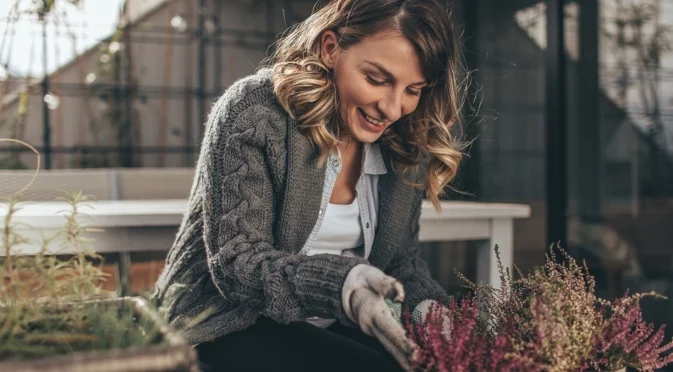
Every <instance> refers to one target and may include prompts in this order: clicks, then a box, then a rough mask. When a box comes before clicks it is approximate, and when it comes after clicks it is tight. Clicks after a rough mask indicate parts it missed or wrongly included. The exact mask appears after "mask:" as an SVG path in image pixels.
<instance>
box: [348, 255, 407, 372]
mask: <svg viewBox="0 0 673 372" xmlns="http://www.w3.org/2000/svg"><path fill="white" fill-rule="evenodd" d="M386 298H388V299H392V300H393V301H395V302H402V301H404V287H403V286H402V283H400V282H399V281H397V280H396V279H395V278H393V277H390V276H387V275H385V274H384V273H383V272H382V271H381V270H379V269H377V268H375V267H373V266H370V265H365V264H360V265H357V266H355V267H353V268H352V269H351V271H349V272H348V275H347V276H346V281H345V282H344V284H343V288H342V293H341V299H342V303H343V308H344V311H345V313H346V316H348V318H349V319H350V320H351V321H353V322H354V323H356V324H358V326H360V329H361V330H362V332H364V333H365V334H367V335H370V336H374V337H376V338H377V339H378V340H379V341H380V342H381V344H382V345H383V346H384V347H385V348H386V350H388V352H389V353H390V354H391V355H392V356H393V357H394V358H395V360H397V362H398V363H399V364H400V366H402V368H404V369H405V370H407V371H410V370H411V368H410V367H409V359H411V358H415V357H416V353H417V348H418V347H417V346H416V345H415V344H414V343H413V342H412V341H411V340H410V339H408V338H407V335H406V332H405V330H404V328H403V327H402V325H401V324H400V323H398V321H397V320H396V319H395V317H393V316H392V314H391V313H390V310H389V308H388V305H387V304H386V301H385V299H386Z"/></svg>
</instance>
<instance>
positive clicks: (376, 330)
mask: <svg viewBox="0 0 673 372" xmlns="http://www.w3.org/2000/svg"><path fill="white" fill-rule="evenodd" d="M459 61H460V54H459V46H458V43H457V42H456V40H455V36H454V34H453V30H452V24H451V13H450V10H449V9H448V8H447V7H446V5H444V3H442V2H441V1H440V0H368V1H357V0H332V1H328V2H327V3H326V4H325V5H324V6H323V7H322V8H321V9H319V10H317V11H316V12H315V13H314V14H313V15H311V17H309V18H308V19H307V20H306V21H304V22H303V23H300V24H298V25H297V26H296V27H294V28H293V29H291V30H289V31H288V32H287V33H286V34H285V35H284V36H283V38H282V39H281V40H280V41H279V42H278V44H277V46H276V49H275V52H274V54H273V55H272V56H271V57H270V58H269V59H268V60H267V61H266V62H265V64H264V67H263V68H261V69H260V70H259V71H258V72H257V73H256V74H254V75H252V76H249V77H246V78H243V79H241V80H239V81H238V82H236V83H235V84H233V85H232V86H231V87H230V88H229V89H228V90H227V92H226V93H225V94H224V95H223V96H222V97H221V98H220V99H219V100H218V102H217V103H216V104H215V106H214V107H213V109H212V111H211V114H210V117H209V119H208V123H207V125H206V128H207V129H206V133H205V137H204V142H203V145H202V150H201V154H200V156H199V161H198V166H197V171H196V177H195V179H194V185H193V187H192V194H191V196H190V202H189V206H188V210H187V213H186V215H185V219H184V220H183V223H182V225H181V227H180V231H179V232H178V234H177V237H176V240H175V243H174V245H173V247H172V248H171V250H170V252H169V254H168V257H167V259H166V266H165V268H164V271H163V272H162V274H161V276H160V278H159V281H158V283H157V288H156V291H155V293H154V297H155V298H156V299H157V300H158V301H159V302H160V303H161V304H162V307H163V309H164V310H165V311H166V314H167V316H168V318H169V320H170V321H171V323H172V324H173V325H175V326H177V327H181V328H182V329H183V332H184V334H185V335H186V336H187V338H188V339H189V340H191V341H192V342H193V343H194V344H196V345H197V346H196V347H197V350H198V352H199V355H200V358H201V361H202V362H203V365H204V369H206V370H209V369H212V370H246V371H268V370H274V371H315V370H320V371H344V370H351V371H372V370H373V371H394V370H400V368H401V369H408V368H409V363H408V361H409V358H411V357H412V356H414V354H415V353H416V352H417V346H416V345H415V344H413V343H412V342H411V341H410V340H409V339H407V337H406V334H405V331H404V329H403V328H402V326H401V325H400V319H399V314H400V306H401V310H402V311H410V312H414V313H415V314H414V315H415V316H416V317H415V318H417V319H420V318H422V316H423V314H424V313H425V312H427V311H428V309H429V308H430V307H431V305H432V304H435V303H437V302H439V303H442V304H446V302H447V301H448V298H447V295H446V293H445V291H444V289H443V288H442V287H441V286H440V285H439V284H438V283H437V282H436V281H434V280H433V279H432V278H431V277H430V274H429V272H428V270H427V265H426V264H425V262H423V261H422V260H421V258H420V255H419V242H418V231H419V218H420V211H421V202H422V200H423V198H424V197H425V196H427V197H428V198H429V199H430V200H431V201H432V202H433V203H434V204H435V206H436V207H438V206H439V196H440V194H441V192H442V191H443V190H444V188H445V187H446V186H447V185H448V183H449V182H450V181H451V180H452V179H453V178H454V177H455V175H456V172H457V170H458V164H459V162H460V159H461V152H460V150H461V146H460V143H459V142H458V141H457V140H456V139H455V138H454V137H453V135H452V132H451V130H452V128H453V127H454V126H455V125H456V124H457V123H458V121H459V108H460V102H461V101H460V97H461V94H460V90H461V86H460V84H459V83H458V81H459V78H458V76H459V75H460V74H461V73H462V70H461V69H460V63H459ZM463 81H464V79H463ZM185 324H188V326H184V325H185ZM183 326H184V327H183ZM447 326H448V324H447Z"/></svg>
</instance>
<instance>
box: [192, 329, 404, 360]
mask: <svg viewBox="0 0 673 372" xmlns="http://www.w3.org/2000/svg"><path fill="white" fill-rule="evenodd" d="M196 350H197V352H198V354H199V360H200V361H201V368H202V369H203V371H206V372H210V371H225V372H238V371H250V372H253V371H264V372H272V371H292V372H303V371H306V372H309V371H310V372H314V371H315V372H328V371H343V372H356V371H362V372H365V371H366V372H376V371H386V372H387V371H391V372H393V371H394V372H398V371H401V370H402V369H401V368H400V367H399V366H398V364H397V362H396V361H395V359H393V357H392V356H391V355H390V354H389V353H388V352H387V351H386V350H385V348H384V347H383V346H382V345H381V344H380V343H379V341H378V340H377V339H376V338H374V337H370V336H367V335H366V334H364V333H362V331H360V330H359V329H355V328H349V327H345V326H343V325H341V324H339V323H335V324H333V325H331V326H330V327H329V328H326V329H322V328H319V327H316V326H314V325H312V324H309V323H306V322H296V323H291V324H289V325H284V324H280V323H276V322H274V321H272V320H270V319H268V318H263V317H262V318H260V319H259V320H258V321H257V323H256V324H255V325H253V326H251V327H249V328H247V329H245V330H243V331H241V332H235V333H232V334H229V335H227V336H224V337H221V338H219V339H217V340H215V341H212V342H207V343H202V344H199V345H197V346H196Z"/></svg>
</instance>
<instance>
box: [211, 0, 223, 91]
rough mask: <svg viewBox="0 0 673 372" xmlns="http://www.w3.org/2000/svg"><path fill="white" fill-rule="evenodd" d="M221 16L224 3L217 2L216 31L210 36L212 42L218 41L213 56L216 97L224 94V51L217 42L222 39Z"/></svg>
mask: <svg viewBox="0 0 673 372" xmlns="http://www.w3.org/2000/svg"><path fill="white" fill-rule="evenodd" d="M221 16H222V1H221V0H215V9H214V11H213V17H212V20H213V22H214V23H215V31H214V32H213V34H212V35H211V36H210V38H211V40H214V41H216V42H215V43H213V54H214V55H215V58H213V62H214V63H215V66H214V75H215V79H214V80H215V84H214V86H213V93H214V94H215V95H220V94H222V92H221V91H220V90H221V89H222V49H221V48H220V43H218V42H217V40H219V39H220V17H221ZM209 99H212V97H210V98H209Z"/></svg>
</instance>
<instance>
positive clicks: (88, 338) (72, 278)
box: [0, 193, 198, 371]
mask: <svg viewBox="0 0 673 372" xmlns="http://www.w3.org/2000/svg"><path fill="white" fill-rule="evenodd" d="M63 200H66V201H68V202H69V205H70V210H69V211H68V213H67V215H66V218H65V221H64V225H63V229H62V231H60V232H59V233H58V234H56V235H55V236H50V237H46V238H45V239H43V241H42V242H41V243H40V244H41V250H40V252H39V253H38V254H37V255H34V256H28V255H22V254H21V251H20V249H21V247H22V246H24V245H25V244H38V243H36V242H31V241H28V240H27V239H25V238H24V237H22V236H19V235H18V234H17V233H16V232H15V224H14V222H13V221H12V216H13V215H14V214H15V213H16V212H17V211H18V210H19V209H20V206H19V204H18V200H16V199H12V200H9V201H8V202H7V203H6V204H5V207H6V218H5V221H4V224H3V225H2V226H1V227H0V244H1V245H0V247H1V248H2V252H3V255H4V257H3V261H2V265H0V279H1V280H0V370H11V371H36V370H42V369H45V368H47V367H48V368H49V370H50V371H70V370H72V369H73V368H77V369H78V370H105V371H198V363H197V358H196V353H195V351H194V349H192V347H191V346H190V345H188V344H187V343H186V342H185V340H184V339H183V338H182V337H181V336H180V334H179V333H177V332H175V331H174V330H173V329H171V327H169V325H168V324H167V323H166V322H165V321H164V319H163V318H162V317H161V316H160V315H159V314H158V312H157V310H156V309H155V308H154V306H152V305H151V304H150V302H149V301H148V300H146V299H144V298H142V297H121V298H119V297H115V294H114V293H110V292H105V291H103V290H102V289H101V286H102V283H103V281H104V280H105V278H106V277H105V274H104V273H103V272H102V270H101V269H100V266H99V265H97V264H96V262H102V257H101V256H99V255H98V254H96V253H95V252H94V251H93V250H92V249H91V248H90V243H91V240H89V239H86V238H85V237H84V236H83V233H84V232H85V231H91V230H92V229H90V228H87V227H86V226H85V225H82V224H80V222H79V221H78V216H79V215H81V214H83V212H82V208H83V207H85V206H86V204H85V203H86V201H87V200H89V199H88V198H87V197H85V196H84V195H82V194H81V193H77V194H74V195H71V196H70V197H68V198H64V199H63ZM54 240H56V241H57V242H60V243H61V249H60V250H59V254H62V252H64V251H65V252H69V253H70V255H68V256H67V257H65V258H62V257H61V256H56V255H53V254H50V252H48V251H47V248H46V247H47V246H48V243H49V242H53V241H54Z"/></svg>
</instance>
